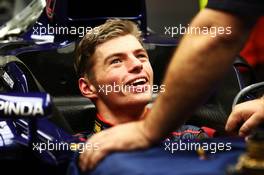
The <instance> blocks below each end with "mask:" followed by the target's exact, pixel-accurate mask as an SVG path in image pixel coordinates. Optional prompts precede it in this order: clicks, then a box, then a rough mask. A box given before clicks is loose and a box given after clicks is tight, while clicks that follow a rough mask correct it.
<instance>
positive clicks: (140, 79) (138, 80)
mask: <svg viewBox="0 0 264 175" xmlns="http://www.w3.org/2000/svg"><path fill="white" fill-rule="evenodd" d="M146 82H147V80H146V79H145V78H139V79H136V80H135V81H133V82H131V83H130V84H131V85H136V84H138V83H140V84H144V83H146Z"/></svg>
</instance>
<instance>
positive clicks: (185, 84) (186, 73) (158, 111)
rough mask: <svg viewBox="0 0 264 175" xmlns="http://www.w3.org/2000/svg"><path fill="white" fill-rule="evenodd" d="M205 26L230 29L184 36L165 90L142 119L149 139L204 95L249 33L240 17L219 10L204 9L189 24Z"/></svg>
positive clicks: (173, 123) (182, 116)
mask: <svg viewBox="0 0 264 175" xmlns="http://www.w3.org/2000/svg"><path fill="white" fill-rule="evenodd" d="M205 26H206V27H217V28H218V27H224V28H226V27H231V30H232V33H231V34H229V35H227V34H226V35H217V36H216V37H212V36H210V35H203V34H200V35H197V34H187V35H185V36H184V38H183V39H182V41H181V43H180V45H179V47H178V49H177V50H176V52H175V55H174V56H173V59H172V61H171V63H170V66H169V68H168V71H167V74H166V76H165V81H164V84H165V85H166V92H165V93H162V94H160V96H159V98H158V99H157V101H156V102H155V104H154V106H153V109H152V111H151V113H150V115H149V116H148V117H147V118H146V121H145V122H144V123H145V127H144V128H146V133H147V134H148V135H147V137H149V139H150V140H153V141H158V140H160V138H164V137H165V136H166V134H168V133H169V132H171V131H172V130H173V129H175V127H178V126H180V125H182V124H183V123H184V122H185V121H186V120H187V119H188V116H189V115H190V114H192V112H193V111H194V110H195V108H196V107H197V106H199V105H200V104H201V103H202V102H203V101H204V100H206V99H207V97H208V96H209V95H210V92H211V91H212V88H213V87H214V86H216V85H217V84H218V82H219V80H221V78H223V76H224V75H225V73H226V72H227V70H228V69H229V68H230V66H231V65H232V63H233V61H234V58H235V55H236V54H237V53H238V52H239V50H240V49H241V47H242V46H243V44H244V42H245V40H246V38H247V36H248V34H249V28H247V27H245V26H244V24H243V21H242V20H241V19H239V18H237V17H235V16H233V15H231V14H228V13H224V12H221V11H215V10H210V9H205V10H203V11H201V12H200V13H199V14H198V15H197V16H196V17H195V18H194V20H193V22H192V24H191V27H200V28H202V27H205Z"/></svg>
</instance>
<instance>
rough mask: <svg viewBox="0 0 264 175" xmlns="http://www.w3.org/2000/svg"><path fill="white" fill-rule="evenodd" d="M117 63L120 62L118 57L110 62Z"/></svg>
mask: <svg viewBox="0 0 264 175" xmlns="http://www.w3.org/2000/svg"><path fill="white" fill-rule="evenodd" d="M117 63H121V60H120V59H119V58H116V59H113V60H112V61H111V62H110V64H117Z"/></svg>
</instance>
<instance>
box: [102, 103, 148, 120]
mask: <svg viewBox="0 0 264 175" xmlns="http://www.w3.org/2000/svg"><path fill="white" fill-rule="evenodd" d="M124 109H125V110H124ZM97 111H98V113H99V114H100V116H101V117H103V119H104V120H105V121H107V122H108V123H110V124H112V125H117V124H121V123H126V122H131V121H137V120H140V119H142V118H143V117H145V115H146V112H147V108H146V106H145V105H141V106H129V108H128V107H119V108H116V109H109V108H107V107H104V106H97Z"/></svg>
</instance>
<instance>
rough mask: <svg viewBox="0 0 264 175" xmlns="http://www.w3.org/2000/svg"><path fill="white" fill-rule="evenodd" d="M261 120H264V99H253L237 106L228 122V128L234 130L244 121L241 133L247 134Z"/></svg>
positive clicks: (229, 130)
mask: <svg viewBox="0 0 264 175" xmlns="http://www.w3.org/2000/svg"><path fill="white" fill-rule="evenodd" d="M261 122H264V99H257V100H251V101H247V102H244V103H241V104H238V105H236V106H235V108H234V109H233V111H232V113H231V114H230V116H229V118H228V121H227V123H226V130H227V131H228V132H234V131H235V130H236V129H237V128H238V127H239V125H240V124H242V123H243V125H242V126H241V127H240V129H239V135H240V136H247V135H248V134H249V133H250V132H251V131H252V129H255V128H256V127H257V126H258V125H259V124H260V123H261Z"/></svg>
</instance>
